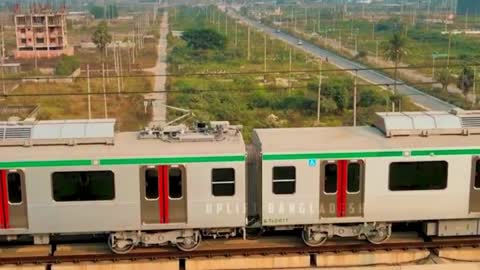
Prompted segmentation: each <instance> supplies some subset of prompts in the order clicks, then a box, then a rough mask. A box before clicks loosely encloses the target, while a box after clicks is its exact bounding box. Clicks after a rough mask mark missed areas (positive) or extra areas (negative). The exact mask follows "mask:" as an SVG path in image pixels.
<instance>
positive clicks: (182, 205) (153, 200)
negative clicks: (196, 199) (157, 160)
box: [140, 165, 187, 224]
mask: <svg viewBox="0 0 480 270" xmlns="http://www.w3.org/2000/svg"><path fill="white" fill-rule="evenodd" d="M141 174H142V178H141V183H140V186H141V195H142V203H141V215H142V223H144V224H168V223H185V222H186V220H187V211H186V196H185V195H186V194H185V190H186V185H185V184H186V179H185V168H184V167H183V166H172V165H158V166H150V167H143V168H142V170H141Z"/></svg>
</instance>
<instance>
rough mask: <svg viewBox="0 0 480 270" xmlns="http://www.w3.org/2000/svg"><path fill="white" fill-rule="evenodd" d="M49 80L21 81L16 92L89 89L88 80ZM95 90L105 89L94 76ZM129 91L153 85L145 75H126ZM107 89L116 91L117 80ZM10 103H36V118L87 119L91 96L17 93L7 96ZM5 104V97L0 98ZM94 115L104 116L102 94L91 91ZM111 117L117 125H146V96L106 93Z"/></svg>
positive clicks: (133, 127)
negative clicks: (64, 81) (40, 81)
mask: <svg viewBox="0 0 480 270" xmlns="http://www.w3.org/2000/svg"><path fill="white" fill-rule="evenodd" d="M46 86H47V85H46V84H38V83H25V84H22V85H21V86H20V87H19V88H18V89H17V90H16V91H15V94H17V95H21V94H29V93H71V94H79V93H87V88H86V81H85V80H84V79H79V80H76V81H75V83H72V84H66V83H49V84H48V89H46ZM91 89H92V93H102V92H103V90H102V81H101V78H99V79H92V81H91ZM125 89H127V91H126V92H128V91H131V90H130V89H151V85H150V84H149V83H148V81H146V80H144V79H143V78H128V79H125ZM107 91H108V92H115V91H116V81H110V82H109V83H108V84H107ZM4 102H5V103H8V105H23V104H36V105H39V106H40V111H39V114H38V115H37V119H40V120H48V119H55V120H57V119H58V120H60V119H88V97H87V96H86V95H65V96H64V95H57V96H33V97H32V96H24V97H23V96H15V97H13V96H12V97H8V98H7V99H6V100H5V101H4ZM0 104H2V101H0ZM91 107H92V118H104V117H105V113H104V99H103V95H102V94H100V95H91ZM107 109H108V117H109V118H116V119H117V129H118V130H122V131H127V130H129V131H133V130H138V129H139V128H141V127H143V126H145V125H146V124H147V122H148V120H149V119H150V113H149V112H148V111H147V113H145V112H144V107H143V96H142V95H140V94H128V95H107Z"/></svg>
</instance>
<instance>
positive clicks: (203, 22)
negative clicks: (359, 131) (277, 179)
mask: <svg viewBox="0 0 480 270" xmlns="http://www.w3.org/2000/svg"><path fill="white" fill-rule="evenodd" d="M169 15H170V19H169V21H170V28H171V30H174V31H179V30H182V31H183V30H188V29H191V28H212V29H215V30H216V31H218V32H220V33H222V34H223V35H225V36H226V38H227V46H226V48H225V50H203V51H198V50H193V49H191V48H189V47H188V46H187V44H186V42H185V41H184V40H182V39H181V38H174V37H173V36H170V37H169V71H170V72H171V73H174V74H177V76H174V77H169V80H168V85H169V91H171V93H169V95H168V102H169V105H172V106H178V107H183V108H189V109H192V110H193V111H194V113H195V115H197V117H198V119H201V120H229V121H231V122H232V123H235V124H243V125H244V127H245V131H246V132H245V133H244V134H245V135H246V136H248V135H249V134H250V132H249V131H250V130H251V129H252V128H261V127H301V126H314V125H329V126H330V125H351V124H352V122H353V117H352V105H353V95H352V92H353V78H352V76H351V75H350V74H347V73H345V72H330V73H324V74H323V76H322V78H323V84H322V93H323V94H322V106H321V108H322V109H321V113H322V114H321V123H319V124H317V123H316V108H317V91H318V68H319V64H318V62H317V61H315V59H312V58H311V57H310V56H309V55H306V54H304V53H303V52H301V51H299V50H298V49H292V48H291V47H289V46H288V45H286V44H285V43H283V42H281V41H278V40H275V39H270V38H269V37H267V64H266V66H267V72H268V73H263V70H264V41H265V39H264V34H263V33H258V32H256V31H254V29H251V31H250V42H251V45H250V48H251V50H250V59H248V28H247V27H246V26H243V25H241V24H236V22H235V21H234V20H232V19H230V18H227V22H226V23H225V15H224V14H223V13H221V12H219V11H218V10H216V9H215V8H213V7H209V8H177V10H176V12H175V13H174V12H169ZM225 25H226V27H225ZM235 28H236V29H237V31H235ZM225 29H227V31H225ZM235 33H236V34H235ZM235 36H236V38H235ZM235 40H237V42H235ZM291 49H292V67H291V70H292V71H294V72H292V73H290V72H289V71H290V64H289V63H290V50H291ZM323 68H324V69H330V68H332V69H333V67H332V66H329V65H327V64H324V65H323ZM298 71H304V72H298ZM192 73H193V74H195V73H208V74H212V73H223V74H219V75H208V76H205V75H203V76H200V75H191V74H192ZM181 74H189V75H181ZM282 82H283V85H282ZM359 84H361V86H359V87H358V105H359V108H358V123H359V124H366V123H369V122H370V121H371V119H372V116H373V113H374V112H375V111H385V110H386V109H388V108H387V107H388V106H386V104H387V103H388V101H389V100H390V99H392V98H398V97H392V96H391V94H389V92H387V91H383V90H381V89H380V88H378V87H372V86H368V85H365V83H364V82H359ZM402 104H403V105H402V107H403V109H404V110H409V109H417V108H415V106H413V105H412V104H411V103H410V102H409V101H408V100H406V99H405V98H403V102H402ZM174 116H175V114H173V113H172V114H170V118H172V117H174ZM247 139H248V137H247Z"/></svg>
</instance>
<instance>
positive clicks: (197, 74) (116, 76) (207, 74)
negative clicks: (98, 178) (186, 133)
mask: <svg viewBox="0 0 480 270" xmlns="http://www.w3.org/2000/svg"><path fill="white" fill-rule="evenodd" d="M479 66H480V63H478V64H468V65H462V64H458V65H450V68H452V67H479ZM432 67H433V66H405V67H398V68H397V69H398V70H408V69H413V70H415V69H432ZM436 68H440V69H442V68H447V67H446V66H440V67H436ZM388 70H395V67H379V68H374V67H364V68H330V69H322V70H319V69H296V70H291V71H290V70H277V71H257V70H252V71H238V72H221V73H214V72H192V73H165V74H130V75H106V76H105V78H148V77H186V76H228V75H255V74H288V73H318V72H320V71H322V72H362V71H388ZM91 72H92V71H91ZM100 72H101V71H98V73H100ZM66 78H67V79H87V76H77V77H62V76H45V77H43V76H42V77H40V76H37V77H35V76H33V77H17V78H3V79H2V78H0V81H2V80H6V81H20V80H30V81H32V82H34V81H37V80H38V81H45V80H47V81H48V80H57V79H66ZM94 78H97V79H99V78H103V76H101V75H96V76H90V79H94ZM390 79H392V80H393V78H390Z"/></svg>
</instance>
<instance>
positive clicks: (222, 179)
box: [212, 168, 235, 196]
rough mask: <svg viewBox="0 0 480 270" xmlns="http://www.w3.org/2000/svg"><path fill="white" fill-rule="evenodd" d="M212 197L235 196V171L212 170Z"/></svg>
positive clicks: (228, 169) (227, 169)
mask: <svg viewBox="0 0 480 270" xmlns="http://www.w3.org/2000/svg"><path fill="white" fill-rule="evenodd" d="M212 194H213V196H233V195H234V194H235V170H234V169H233V168H223V169H213V170H212Z"/></svg>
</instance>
